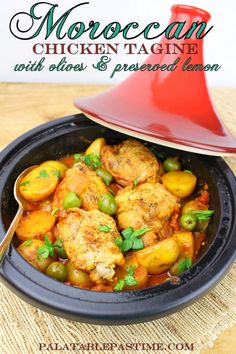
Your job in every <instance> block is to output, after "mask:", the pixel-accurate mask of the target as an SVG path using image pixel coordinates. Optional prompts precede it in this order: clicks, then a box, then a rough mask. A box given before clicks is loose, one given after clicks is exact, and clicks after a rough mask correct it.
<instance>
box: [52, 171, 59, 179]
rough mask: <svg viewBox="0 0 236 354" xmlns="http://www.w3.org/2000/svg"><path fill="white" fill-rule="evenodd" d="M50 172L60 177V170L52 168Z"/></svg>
mask: <svg viewBox="0 0 236 354" xmlns="http://www.w3.org/2000/svg"><path fill="white" fill-rule="evenodd" d="M52 174H53V175H54V176H55V177H57V178H60V177H61V172H60V171H59V170H53V171H52Z"/></svg>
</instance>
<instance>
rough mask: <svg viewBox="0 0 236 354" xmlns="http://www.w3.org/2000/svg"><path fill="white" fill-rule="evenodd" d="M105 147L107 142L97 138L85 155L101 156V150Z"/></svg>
mask: <svg viewBox="0 0 236 354" xmlns="http://www.w3.org/2000/svg"><path fill="white" fill-rule="evenodd" d="M105 145H106V141H105V139H104V138H97V139H95V140H94V141H93V142H92V143H91V144H90V145H89V147H88V148H87V150H86V151H85V155H89V154H94V155H100V153H101V150H102V148H103V146H105Z"/></svg>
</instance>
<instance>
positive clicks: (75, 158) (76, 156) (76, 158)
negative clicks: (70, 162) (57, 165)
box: [73, 154, 83, 162]
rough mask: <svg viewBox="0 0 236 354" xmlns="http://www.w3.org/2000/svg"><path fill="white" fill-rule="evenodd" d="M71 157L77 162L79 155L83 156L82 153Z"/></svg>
mask: <svg viewBox="0 0 236 354" xmlns="http://www.w3.org/2000/svg"><path fill="white" fill-rule="evenodd" d="M73 157H74V160H75V162H78V161H79V160H80V159H81V157H83V155H82V154H74V155H73Z"/></svg>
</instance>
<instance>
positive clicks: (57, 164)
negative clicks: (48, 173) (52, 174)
mask: <svg viewBox="0 0 236 354" xmlns="http://www.w3.org/2000/svg"><path fill="white" fill-rule="evenodd" d="M45 166H46V167H47V166H50V167H52V168H53V169H55V171H58V172H59V173H60V177H62V176H63V175H64V173H65V172H66V170H67V166H66V165H65V164H64V163H62V162H60V161H55V160H49V161H45V162H43V163H42V164H41V165H40V167H45Z"/></svg>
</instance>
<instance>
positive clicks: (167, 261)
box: [135, 238, 180, 274]
mask: <svg viewBox="0 0 236 354" xmlns="http://www.w3.org/2000/svg"><path fill="white" fill-rule="evenodd" d="M179 253H180V247H179V244H178V242H177V241H176V240H175V239H173V238H169V239H166V240H163V241H161V242H159V243H157V244H156V245H153V246H149V247H146V248H144V249H142V250H141V251H138V252H136V253H135V255H136V257H137V260H138V262H139V264H141V265H142V266H144V267H145V268H146V269H147V271H148V273H149V274H161V273H163V272H165V271H166V270H168V269H169V268H170V266H171V265H172V264H173V263H174V262H175V261H176V260H177V259H178V257H179Z"/></svg>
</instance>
